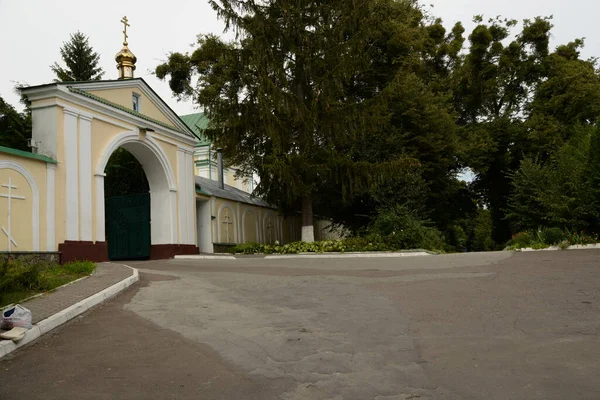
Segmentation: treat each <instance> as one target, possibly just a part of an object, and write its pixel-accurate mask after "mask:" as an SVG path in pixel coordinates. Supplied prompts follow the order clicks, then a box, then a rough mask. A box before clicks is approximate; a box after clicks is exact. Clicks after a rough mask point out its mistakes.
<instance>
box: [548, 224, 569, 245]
mask: <svg viewBox="0 0 600 400" xmlns="http://www.w3.org/2000/svg"><path fill="white" fill-rule="evenodd" d="M542 236H543V238H544V243H546V244H548V245H556V244H558V243H560V242H561V241H563V240H564V239H565V234H564V233H563V231H562V229H560V228H546V229H544V230H543V231H542Z"/></svg>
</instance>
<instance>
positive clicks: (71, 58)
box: [50, 31, 104, 82]
mask: <svg viewBox="0 0 600 400" xmlns="http://www.w3.org/2000/svg"><path fill="white" fill-rule="evenodd" d="M60 57H61V59H62V61H63V62H64V64H65V66H66V67H65V68H63V67H62V66H61V65H60V64H59V63H57V62H55V63H54V64H52V65H51V66H50V69H52V72H54V73H55V74H56V79H55V82H71V81H92V80H94V81H98V80H100V79H102V75H104V71H103V70H102V68H101V67H99V66H98V63H99V61H100V55H99V54H98V53H96V52H95V51H94V49H93V48H92V46H91V45H90V44H89V39H88V37H87V36H86V35H84V34H83V33H81V32H79V31H78V32H76V33H74V34H71V38H70V39H69V41H68V42H65V43H63V45H62V47H61V48H60Z"/></svg>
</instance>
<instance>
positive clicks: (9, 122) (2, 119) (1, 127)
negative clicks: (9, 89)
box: [0, 97, 31, 151]
mask: <svg viewBox="0 0 600 400" xmlns="http://www.w3.org/2000/svg"><path fill="white" fill-rule="evenodd" d="M30 137H31V115H30V114H28V113H27V112H23V113H19V112H18V111H17V110H15V108H14V107H13V106H11V105H10V104H8V103H6V102H5V101H4V99H3V98H2V97H0V146H5V147H10V148H13V149H17V150H23V151H29V147H28V146H27V139H29V138H30Z"/></svg>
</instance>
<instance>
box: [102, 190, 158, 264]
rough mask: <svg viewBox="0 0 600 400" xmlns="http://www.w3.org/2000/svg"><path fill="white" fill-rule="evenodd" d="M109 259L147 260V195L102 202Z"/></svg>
mask: <svg viewBox="0 0 600 400" xmlns="http://www.w3.org/2000/svg"><path fill="white" fill-rule="evenodd" d="M106 240H107V242H108V258H109V260H144V259H148V258H150V194H149V193H148V194H136V195H133V196H118V197H110V198H107V199H106Z"/></svg>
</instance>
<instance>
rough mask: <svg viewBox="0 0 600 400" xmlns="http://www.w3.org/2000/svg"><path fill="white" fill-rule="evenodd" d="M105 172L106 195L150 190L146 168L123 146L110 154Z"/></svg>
mask: <svg viewBox="0 0 600 400" xmlns="http://www.w3.org/2000/svg"><path fill="white" fill-rule="evenodd" d="M105 172H106V178H105V180H104V193H105V196H106V197H112V196H128V195H133V194H141V193H148V192H149V191H150V186H149V184H148V179H147V178H146V173H145V172H144V168H143V167H142V165H141V164H140V162H139V161H138V160H137V158H135V156H134V155H133V154H131V153H130V152H128V151H127V150H125V149H124V148H122V147H121V148H118V149H117V150H116V151H115V152H114V153H113V154H112V155H111V156H110V158H109V159H108V163H107V164H106V169H105Z"/></svg>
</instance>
